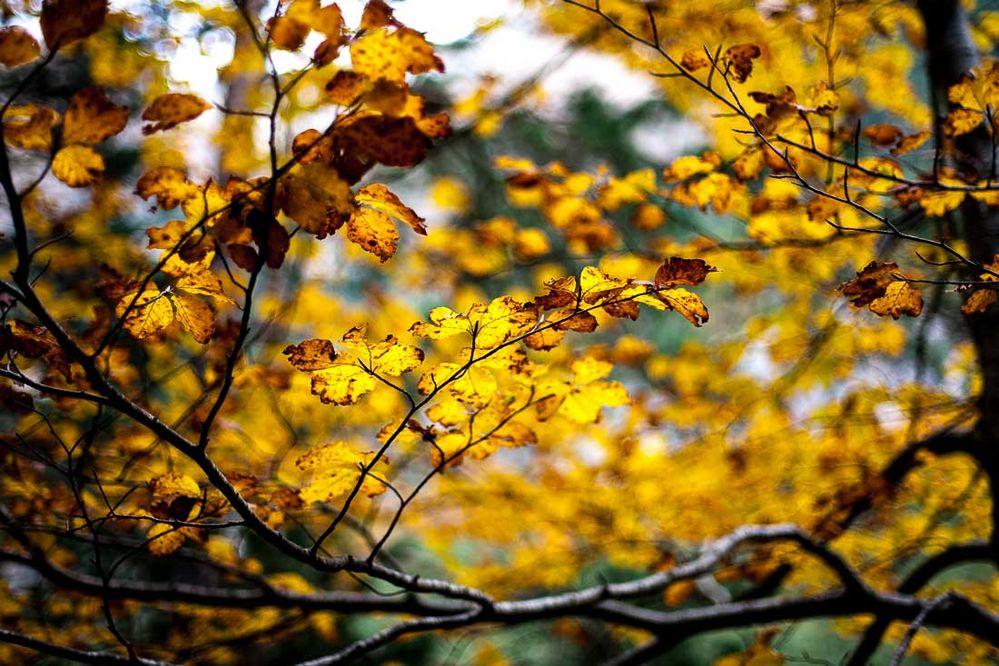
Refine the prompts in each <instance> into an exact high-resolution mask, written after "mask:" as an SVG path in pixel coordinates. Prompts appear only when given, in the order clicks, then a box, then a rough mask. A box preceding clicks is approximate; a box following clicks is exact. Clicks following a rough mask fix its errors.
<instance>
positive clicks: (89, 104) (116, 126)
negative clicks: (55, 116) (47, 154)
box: [62, 88, 128, 144]
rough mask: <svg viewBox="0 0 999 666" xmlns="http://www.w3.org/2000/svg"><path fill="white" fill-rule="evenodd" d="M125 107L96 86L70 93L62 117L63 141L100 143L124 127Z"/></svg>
mask: <svg viewBox="0 0 999 666" xmlns="http://www.w3.org/2000/svg"><path fill="white" fill-rule="evenodd" d="M126 122H128V107H125V106H117V105H116V104H114V103H113V102H112V101H111V100H109V99H108V98H107V95H105V94H104V91H103V90H101V89H100V88H84V89H83V90H81V91H80V92H78V93H76V94H75V95H73V99H72V100H71V101H70V103H69V108H68V109H66V115H65V117H64V118H63V126H62V140H63V141H64V142H65V143H90V144H93V143H100V142H101V141H104V140H105V139H107V138H108V137H112V136H114V135H115V134H117V133H118V132H120V131H122V130H123V129H125V123H126Z"/></svg>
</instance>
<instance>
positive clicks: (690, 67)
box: [680, 49, 711, 72]
mask: <svg viewBox="0 0 999 666" xmlns="http://www.w3.org/2000/svg"><path fill="white" fill-rule="evenodd" d="M710 64H711V61H710V60H708V56H707V55H705V53H704V50H703V49H693V50H690V51H684V52H683V57H681V58H680V66H681V67H683V68H684V69H685V70H687V71H688V72H696V71H697V70H699V69H703V68H704V67H707V66H708V65H710Z"/></svg>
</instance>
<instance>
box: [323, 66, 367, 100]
mask: <svg viewBox="0 0 999 666" xmlns="http://www.w3.org/2000/svg"><path fill="white" fill-rule="evenodd" d="M367 87H368V77H366V76H365V75H364V74H359V73H358V72H354V71H351V70H349V69H341V70H340V71H339V72H337V73H336V74H334V75H333V78H332V79H330V80H329V81H327V82H326V95H327V97H328V98H329V100H330V101H331V102H333V103H334V104H339V105H340V106H350V105H351V104H353V103H354V102H356V101H357V100H358V99H359V98H360V97H361V95H362V94H363V93H364V91H365V90H366V89H367Z"/></svg>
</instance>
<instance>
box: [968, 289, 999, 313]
mask: <svg viewBox="0 0 999 666" xmlns="http://www.w3.org/2000/svg"><path fill="white" fill-rule="evenodd" d="M996 300H999V294H996V290H995V289H987V288H982V289H975V290H974V291H973V292H971V294H970V295H969V296H968V297H967V298H966V299H965V300H964V304H963V305H962V306H961V312H963V313H964V314H966V315H976V314H979V313H982V312H985V311H986V310H988V309H989V307H991V306H992V304H993V303H995V302H996Z"/></svg>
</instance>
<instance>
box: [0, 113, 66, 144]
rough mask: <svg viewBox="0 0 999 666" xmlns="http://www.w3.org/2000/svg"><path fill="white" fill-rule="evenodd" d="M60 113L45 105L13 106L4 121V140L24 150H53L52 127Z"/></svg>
mask: <svg viewBox="0 0 999 666" xmlns="http://www.w3.org/2000/svg"><path fill="white" fill-rule="evenodd" d="M58 122H59V114H58V113H56V112H55V110H53V109H50V108H48V107H44V106H34V105H26V106H12V107H10V109H8V111H7V115H6V117H5V118H4V123H3V138H4V142H5V143H6V144H7V145H8V146H11V147H13V148H23V149H24V150H51V148H52V128H53V127H55V126H56V124H57V123H58Z"/></svg>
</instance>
